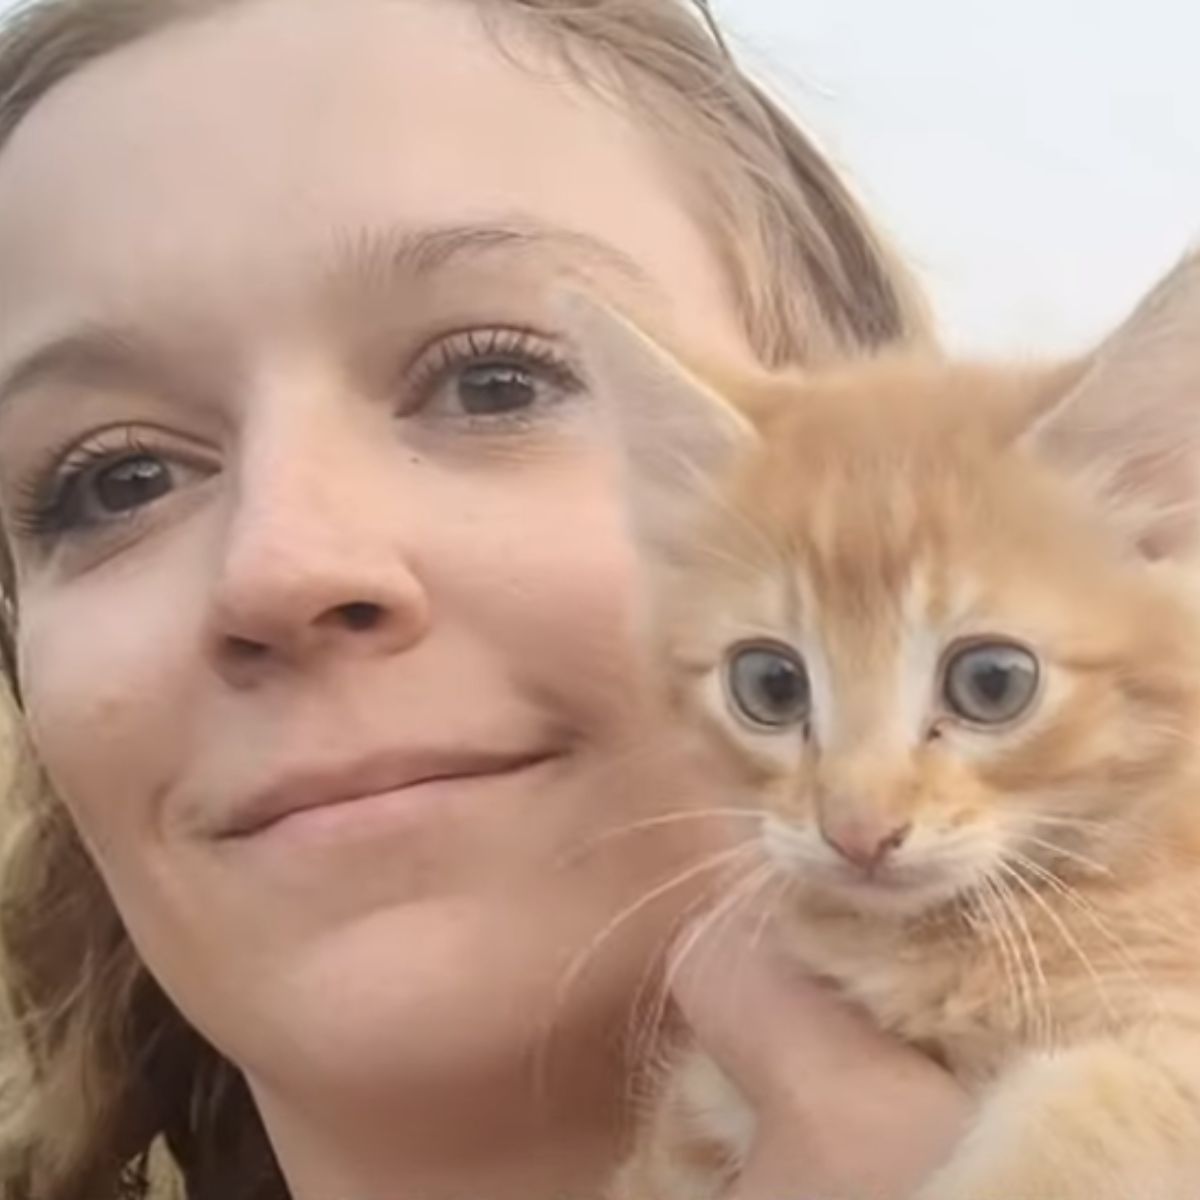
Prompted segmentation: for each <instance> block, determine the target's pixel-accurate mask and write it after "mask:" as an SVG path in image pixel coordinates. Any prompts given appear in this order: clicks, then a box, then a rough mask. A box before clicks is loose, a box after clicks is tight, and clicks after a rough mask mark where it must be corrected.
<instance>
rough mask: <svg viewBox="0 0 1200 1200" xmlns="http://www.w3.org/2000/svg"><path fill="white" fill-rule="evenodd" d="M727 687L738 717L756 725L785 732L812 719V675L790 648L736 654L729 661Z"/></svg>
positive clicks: (755, 648) (755, 649)
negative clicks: (809, 680)
mask: <svg viewBox="0 0 1200 1200" xmlns="http://www.w3.org/2000/svg"><path fill="white" fill-rule="evenodd" d="M726 686H727V691H728V693H729V697H730V699H731V700H732V702H733V705H734V707H735V708H736V710H737V712H738V714H739V715H740V716H741V717H742V718H744V719H745V720H748V721H749V722H750V723H752V724H754V725H757V726H766V727H768V728H771V729H781V728H786V727H789V726H793V725H797V724H800V723H802V722H803V721H805V720H806V719H807V717H808V711H809V704H810V696H809V686H808V672H807V671H806V670H805V669H804V663H803V662H802V661H801V660H800V658H799V656H798V655H797V654H796V653H795V652H794V651H793V650H792V649H791V648H790V647H788V646H784V645H782V644H781V645H778V646H775V645H751V646H744V647H742V648H741V649H739V650H736V651H735V652H734V653H733V654H732V655H731V656H730V659H729V665H728V670H727V673H726Z"/></svg>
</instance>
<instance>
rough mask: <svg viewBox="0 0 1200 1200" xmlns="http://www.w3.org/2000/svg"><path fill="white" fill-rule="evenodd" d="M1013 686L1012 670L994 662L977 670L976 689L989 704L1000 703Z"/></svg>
mask: <svg viewBox="0 0 1200 1200" xmlns="http://www.w3.org/2000/svg"><path fill="white" fill-rule="evenodd" d="M1012 686H1013V676H1012V672H1011V671H1009V670H1006V669H1005V668H1004V667H1000V666H997V665H996V664H994V663H992V664H989V665H987V666H982V667H980V668H979V670H978V671H976V672H975V690H976V691H977V692H978V693H979V695H980V696H982V697H983V699H984V700H986V701H987V702H988V703H989V704H999V703H1000V702H1001V701H1002V700H1003V699H1004V697H1005V696H1007V695H1008V690H1009V688H1011V687H1012Z"/></svg>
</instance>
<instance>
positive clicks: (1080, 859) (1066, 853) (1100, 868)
mask: <svg viewBox="0 0 1200 1200" xmlns="http://www.w3.org/2000/svg"><path fill="white" fill-rule="evenodd" d="M1023 840H1024V841H1026V842H1029V843H1030V844H1031V845H1033V846H1039V847H1041V849H1043V850H1049V851H1050V853H1051V854H1057V855H1061V856H1062V857H1063V858H1066V859H1069V860H1070V861H1071V862H1074V863H1078V864H1079V865H1080V866H1082V867H1086V868H1087V869H1088V870H1089V871H1091V872H1094V873H1095V874H1098V875H1105V876H1109V877H1111V876H1112V873H1113V870H1112V868H1111V867H1108V866H1105V865H1104V864H1103V863H1102V862H1099V861H1097V860H1096V859H1094V858H1089V857H1088V856H1087V855H1086V854H1079V853H1078V852H1077V851H1075V850H1068V849H1067V848H1066V846H1061V845H1059V844H1058V843H1057V842H1050V841H1047V840H1046V839H1045V838H1039V837H1034V836H1033V835H1032V834H1025V835H1024V838H1023ZM1022 857H1024V856H1022Z"/></svg>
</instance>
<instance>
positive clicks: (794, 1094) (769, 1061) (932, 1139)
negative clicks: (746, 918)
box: [675, 922, 970, 1200]
mask: <svg viewBox="0 0 1200 1200" xmlns="http://www.w3.org/2000/svg"><path fill="white" fill-rule="evenodd" d="M722 925H723V926H724V928H723V929H722V930H721V931H719V932H718V933H716V934H714V936H713V937H712V938H711V939H707V938H706V940H705V945H704V947H703V948H702V949H699V948H698V949H697V950H696V952H695V953H694V954H693V955H691V956H690V957H689V961H688V962H687V963H685V964H684V966H683V968H682V969H681V971H680V972H679V978H678V981H677V983H676V987H675V994H676V998H677V999H678V1001H679V1004H680V1006H681V1008H682V1009H683V1012H684V1015H685V1017H686V1018H687V1020H688V1021H689V1022H690V1024H691V1026H692V1028H693V1030H694V1032H695V1034H696V1036H697V1037H698V1038H699V1040H700V1042H701V1044H702V1045H703V1046H704V1048H705V1049H706V1050H707V1052H708V1053H709V1054H711V1055H712V1056H713V1058H714V1059H715V1060H716V1061H717V1062H718V1063H719V1064H720V1066H721V1067H722V1068H723V1070H724V1071H725V1072H726V1073H727V1074H728V1075H729V1077H730V1078H731V1079H732V1080H733V1081H734V1082H735V1083H736V1084H737V1086H738V1087H739V1089H740V1090H741V1091H742V1093H743V1095H744V1096H745V1097H746V1098H747V1099H748V1100H749V1102H750V1103H751V1105H752V1106H753V1108H754V1109H755V1111H756V1112H757V1114H758V1136H757V1139H756V1143H755V1146H754V1149H753V1151H752V1153H751V1156H750V1160H749V1162H748V1163H747V1166H746V1169H745V1171H744V1172H743V1174H742V1177H741V1179H740V1180H739V1183H738V1186H737V1189H736V1197H735V1198H731V1200H810V1198H811V1200H817V1198H823V1197H838V1198H839V1200H841V1198H843V1197H845V1198H847V1200H849V1198H855V1200H857V1198H858V1197H860V1196H861V1197H870V1198H871V1200H908V1198H909V1197H911V1196H912V1194H913V1192H914V1190H915V1189H916V1187H917V1186H918V1185H919V1184H920V1183H921V1182H922V1181H923V1180H924V1179H926V1178H927V1177H928V1176H929V1175H930V1174H931V1172H932V1171H933V1169H934V1168H935V1167H937V1166H938V1165H939V1164H940V1163H942V1162H943V1161H945V1159H946V1158H947V1157H948V1155H949V1154H950V1152H951V1151H952V1150H953V1148H954V1146H955V1144H956V1142H957V1141H958V1139H959V1138H960V1137H961V1135H962V1133H963V1131H964V1128H965V1125H966V1122H967V1120H968V1118H969V1116H970V1105H969V1103H968V1100H967V1096H966V1093H965V1092H964V1091H963V1090H962V1089H961V1088H960V1087H959V1085H958V1084H957V1083H956V1082H955V1081H954V1080H953V1079H952V1078H951V1076H950V1075H949V1074H948V1073H947V1072H946V1071H944V1070H943V1069H942V1068H941V1067H939V1066H937V1065H936V1064H934V1063H933V1062H931V1061H930V1060H929V1059H928V1058H926V1057H925V1056H924V1055H922V1054H920V1053H918V1052H917V1051H915V1050H913V1049H912V1048H911V1047H908V1046H905V1045H903V1044H902V1043H900V1042H899V1041H897V1040H895V1039H894V1038H891V1037H889V1036H887V1035H885V1034H883V1033H881V1032H880V1031H879V1030H878V1029H877V1028H876V1027H875V1026H874V1025H873V1024H872V1023H871V1022H870V1020H869V1019H867V1017H865V1016H864V1015H863V1014H862V1013H861V1012H858V1011H856V1010H854V1009H852V1008H851V1007H850V1006H849V1005H848V1004H847V1003H846V1002H845V1001H843V1000H842V999H840V998H839V997H838V996H836V995H834V994H833V993H832V992H831V991H830V990H829V989H828V988H825V987H823V986H822V985H820V984H818V983H816V982H814V981H812V980H810V979H806V978H804V977H803V976H802V975H801V974H800V973H799V972H798V971H797V970H796V969H795V968H794V967H792V966H790V965H789V964H786V963H783V962H781V961H780V960H779V955H778V952H777V951H774V950H773V949H772V948H771V947H770V946H769V945H768V944H767V943H768V941H769V939H767V938H763V937H758V936H755V935H754V934H753V933H752V932H751V931H749V930H748V929H747V928H746V927H745V926H740V927H739V926H737V925H735V924H733V923H731V922H722Z"/></svg>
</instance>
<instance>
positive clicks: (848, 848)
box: [821, 821, 912, 874]
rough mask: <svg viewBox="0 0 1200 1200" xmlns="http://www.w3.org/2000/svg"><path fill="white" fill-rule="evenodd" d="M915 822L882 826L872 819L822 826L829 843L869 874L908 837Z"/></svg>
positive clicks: (846, 858) (852, 863)
mask: <svg viewBox="0 0 1200 1200" xmlns="http://www.w3.org/2000/svg"><path fill="white" fill-rule="evenodd" d="M911 832H912V823H911V822H906V823H905V824H903V825H899V826H895V827H893V828H891V829H883V828H880V827H879V826H878V825H876V824H874V823H871V822H865V823H864V822H856V821H848V822H845V823H841V824H836V825H834V826H832V827H831V828H824V827H822V829H821V835H822V837H824V839H825V841H826V842H827V843H828V844H829V846H830V847H831V848H832V849H834V850H835V851H836V852H837V853H838V854H839V855H840V856H841V857H842V858H844V859H845V860H846V861H847V862H849V863H850V864H851V865H853V866H855V867H858V868H859V869H860V870H863V871H866V872H867V873H868V874H870V873H871V872H873V871H876V870H877V869H878V868H879V867H880V866H882V864H883V863H884V862H885V860H886V859H887V858H888V857H889V855H891V854H894V853H895V852H896V851H897V850H899V849H900V847H901V846H903V845H904V843H905V842H906V841H907V840H908V836H909V834H910V833H911Z"/></svg>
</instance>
